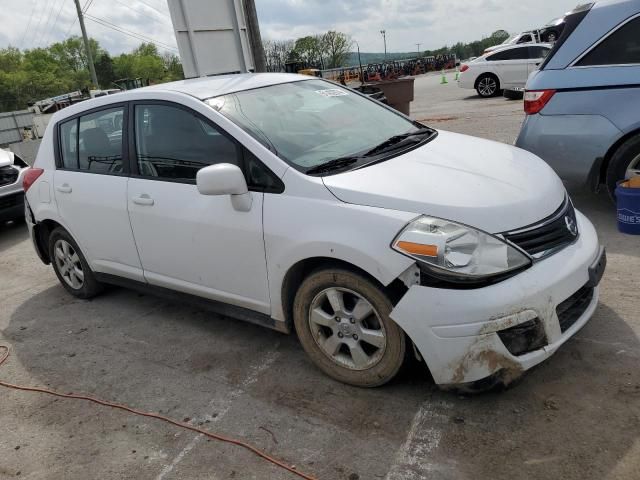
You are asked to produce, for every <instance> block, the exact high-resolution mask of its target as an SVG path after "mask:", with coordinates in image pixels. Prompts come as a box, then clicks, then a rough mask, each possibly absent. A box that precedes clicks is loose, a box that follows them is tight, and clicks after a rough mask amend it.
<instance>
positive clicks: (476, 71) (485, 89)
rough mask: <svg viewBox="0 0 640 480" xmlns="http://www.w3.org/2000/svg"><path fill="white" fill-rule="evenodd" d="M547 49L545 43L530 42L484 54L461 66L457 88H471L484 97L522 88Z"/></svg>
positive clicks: (548, 46) (546, 52) (543, 57)
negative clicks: (505, 90)
mask: <svg viewBox="0 0 640 480" xmlns="http://www.w3.org/2000/svg"><path fill="white" fill-rule="evenodd" d="M550 50H551V45H550V44H548V43H533V44H531V43H530V44H527V45H514V46H509V47H505V48H501V49H500V50H498V51H497V52H493V53H489V54H487V55H483V56H482V57H479V58H476V59H475V60H474V61H472V62H469V63H466V64H464V65H462V67H460V77H459V79H458V86H459V87H460V88H469V89H474V90H476V91H477V92H478V95H480V96H481V97H485V98H486V97H493V96H495V95H498V94H499V93H500V91H501V90H504V89H507V90H512V89H523V88H524V86H525V84H526V83H527V78H528V77H529V74H530V73H531V72H533V71H535V70H537V69H538V67H539V66H540V64H541V63H542V62H543V61H544V59H545V57H546V56H547V55H548V54H549V51H550Z"/></svg>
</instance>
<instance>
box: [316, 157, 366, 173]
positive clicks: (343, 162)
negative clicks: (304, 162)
mask: <svg viewBox="0 0 640 480" xmlns="http://www.w3.org/2000/svg"><path fill="white" fill-rule="evenodd" d="M361 158H362V157H360V156H353V157H340V158H334V159H333V160H329V161H328V162H325V163H321V164H320V165H316V166H315V167H311V168H310V169H309V170H307V171H306V173H307V174H314V173H322V172H329V171H331V170H338V169H340V168H344V167H348V166H349V165H351V164H353V163H356V162H357V161H358V160H360V159H361Z"/></svg>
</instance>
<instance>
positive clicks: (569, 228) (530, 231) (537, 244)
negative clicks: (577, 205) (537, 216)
mask: <svg viewBox="0 0 640 480" xmlns="http://www.w3.org/2000/svg"><path fill="white" fill-rule="evenodd" d="M502 235H503V237H504V238H505V239H506V240H508V241H510V242H511V243H513V244H515V245H517V246H518V247H520V248H521V249H522V250H524V251H525V252H527V253H528V254H529V255H531V256H532V257H533V258H535V259H540V258H543V257H546V256H548V255H551V254H552V253H555V252H557V251H558V250H560V249H561V248H563V247H566V246H567V245H570V244H571V243H573V242H574V241H575V239H576V238H577V237H578V223H577V222H576V212H575V210H574V209H573V205H572V204H571V201H570V200H569V198H568V197H567V198H565V201H564V202H563V203H562V205H561V206H560V208H558V210H556V211H555V213H553V215H551V216H549V217H547V218H545V219H544V220H542V221H540V222H538V223H536V224H534V225H531V226H529V227H524V228H520V229H518V230H514V231H511V232H507V233H503V234H502Z"/></svg>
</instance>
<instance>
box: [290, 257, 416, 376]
mask: <svg viewBox="0 0 640 480" xmlns="http://www.w3.org/2000/svg"><path fill="white" fill-rule="evenodd" d="M392 309H393V304H392V303H391V301H390V300H389V298H388V297H387V295H386V294H385V293H384V292H383V291H382V290H381V289H380V287H379V286H377V285H376V284H374V282H372V281H371V280H369V279H368V278H366V277H364V276H362V275H360V274H357V273H354V272H351V271H348V270H343V269H326V270H319V271H316V272H314V273H312V274H311V275H309V276H308V277H307V278H306V279H305V280H304V281H303V282H302V285H301V286H300V288H299V290H298V292H297V294H296V297H295V300H294V305H293V319H294V323H295V327H296V331H297V333H298V338H299V339H300V343H301V344H302V346H303V348H304V349H305V351H306V352H307V354H308V355H309V357H310V358H311V360H312V361H313V363H315V364H316V365H317V366H318V367H319V368H320V369H321V370H322V371H323V372H325V373H326V374H327V375H329V376H330V377H332V378H334V379H336V380H339V381H341V382H344V383H347V384H350V385H355V386H358V387H376V386H379V385H383V384H385V383H387V382H388V381H389V380H391V379H392V378H393V377H394V376H395V375H396V373H398V371H399V370H400V367H401V366H402V364H403V362H404V358H405V352H406V340H405V335H404V333H403V331H402V330H401V329H400V327H398V325H396V324H395V322H393V320H391V318H389V314H390V313H391V310H392Z"/></svg>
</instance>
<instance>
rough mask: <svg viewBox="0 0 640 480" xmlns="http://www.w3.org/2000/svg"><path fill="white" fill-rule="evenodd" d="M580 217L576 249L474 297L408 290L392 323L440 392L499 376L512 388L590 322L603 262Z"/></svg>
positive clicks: (459, 292)
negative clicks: (414, 349) (410, 343)
mask: <svg viewBox="0 0 640 480" xmlns="http://www.w3.org/2000/svg"><path fill="white" fill-rule="evenodd" d="M576 215H577V221H578V227H579V231H580V236H579V237H578V239H577V240H576V241H575V242H574V243H573V244H571V245H569V246H568V247H566V248H564V249H563V250H561V251H559V252H558V253H556V254H554V255H552V256H550V257H547V258H545V259H544V260H541V261H539V262H536V263H535V264H534V265H533V266H532V267H531V268H529V269H528V270H525V271H524V272H522V273H520V274H518V275H516V276H514V277H512V278H510V279H507V280H504V281H502V282H500V283H497V284H494V285H491V286H487V287H483V288H477V289H471V290H453V289H442V288H432V287H426V286H421V285H413V286H412V287H411V288H409V290H408V291H407V293H406V294H405V295H404V296H403V297H402V299H401V300H400V302H398V304H397V305H396V307H395V308H394V309H393V311H392V312H391V318H392V319H393V320H394V321H395V322H396V323H398V325H400V326H401V327H402V328H403V329H404V331H405V332H406V333H407V335H409V337H410V338H411V340H412V341H413V342H414V343H415V345H416V347H417V349H418V351H419V352H420V355H421V356H422V357H423V358H424V360H425V362H426V363H427V366H428V367H429V370H430V371H431V374H432V376H433V378H434V380H435V382H436V383H437V384H439V385H441V386H445V385H451V384H464V383H470V382H476V381H479V380H482V379H485V378H487V377H495V376H499V377H500V378H501V379H502V381H503V382H504V383H510V382H511V381H512V380H513V379H515V378H517V377H519V376H520V375H521V373H522V372H524V371H525V370H527V369H529V368H531V367H533V366H534V365H536V364H538V363H540V362H542V361H543V360H545V359H546V358H548V357H550V356H551V355H552V354H553V353H554V352H555V351H556V350H557V349H558V348H559V347H560V346H561V345H562V344H563V343H564V342H566V341H567V340H568V339H569V338H570V337H571V336H572V335H573V334H575V333H576V332H577V331H578V330H579V329H580V328H581V327H582V326H583V325H584V324H585V323H586V322H587V321H588V320H589V318H591V316H592V314H593V312H594V310H595V308H596V305H597V303H598V287H597V282H598V281H599V279H600V276H601V275H602V269H603V268H604V259H605V257H604V252H603V250H602V248H601V247H600V245H599V243H598V238H597V235H596V232H595V229H594V228H593V225H592V224H591V222H589V220H587V219H586V217H584V215H582V214H581V213H580V212H576ZM598 268H599V270H598Z"/></svg>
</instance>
